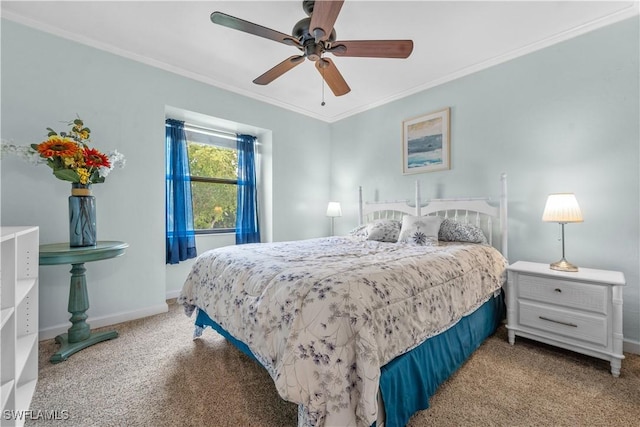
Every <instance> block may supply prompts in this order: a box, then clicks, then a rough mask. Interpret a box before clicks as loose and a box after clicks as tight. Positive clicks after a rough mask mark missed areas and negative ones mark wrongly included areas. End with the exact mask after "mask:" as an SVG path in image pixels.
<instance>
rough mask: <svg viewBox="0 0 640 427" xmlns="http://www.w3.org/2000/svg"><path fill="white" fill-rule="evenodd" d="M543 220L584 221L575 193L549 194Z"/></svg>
mask: <svg viewBox="0 0 640 427" xmlns="http://www.w3.org/2000/svg"><path fill="white" fill-rule="evenodd" d="M542 220H543V221H547V222H561V223H567V222H582V221H583V219H582V212H581V211H580V206H578V200H577V199H576V196H575V195H574V194H573V193H558V194H549V197H548V198H547V204H546V205H545V207H544V213H543V214H542Z"/></svg>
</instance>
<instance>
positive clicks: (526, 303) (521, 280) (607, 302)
mask: <svg viewBox="0 0 640 427" xmlns="http://www.w3.org/2000/svg"><path fill="white" fill-rule="evenodd" d="M507 271H508V281H507V329H508V335H509V343H510V344H512V345H513V344H515V339H516V335H517V336H521V337H525V338H530V339H533V340H536V341H540V342H544V343H546V344H550V345H554V346H557V347H562V348H565V349H567V350H573V351H576V352H578V353H583V354H586V355H589V356H593V357H597V358H600V359H604V360H608V361H609V362H610V363H611V374H612V375H613V376H614V377H617V376H619V375H620V366H621V364H622V359H624V355H623V354H622V338H623V336H622V286H624V285H625V278H624V275H623V274H622V273H621V272H618V271H607V270H594V269H590V268H582V267H580V269H579V271H577V272H574V273H570V272H563V271H556V270H552V269H550V268H549V264H539V263H534V262H525V261H518V262H516V263H514V264H512V265H510V266H509V267H508V268H507Z"/></svg>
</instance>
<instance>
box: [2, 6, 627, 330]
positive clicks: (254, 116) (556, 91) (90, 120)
mask: <svg viewBox="0 0 640 427" xmlns="http://www.w3.org/2000/svg"><path fill="white" fill-rule="evenodd" d="M1 31H2V33H1V36H2V40H1V42H2V46H1V47H2V64H1V67H2V68H1V72H2V87H1V89H2V111H1V113H2V116H1V118H2V137H3V138H5V139H13V140H14V141H15V142H16V143H20V144H23V143H24V144H27V143H31V142H39V141H40V140H41V139H42V138H43V137H44V135H45V129H44V128H45V127H47V126H51V127H54V128H59V127H60V126H59V124H58V123H57V122H58V121H62V120H67V119H70V118H73V117H74V116H75V114H76V113H78V114H80V115H81V116H82V118H83V119H84V120H85V121H86V123H87V124H88V125H89V126H90V127H91V128H92V131H93V139H94V143H95V145H96V146H97V147H98V148H100V149H102V150H111V149H114V148H117V149H119V150H120V151H122V152H123V153H125V154H126V155H127V160H128V165H127V167H126V169H124V170H116V171H114V173H113V175H112V176H110V177H109V178H108V181H107V183H106V184H102V185H99V186H96V188H95V191H94V192H95V194H96V196H97V199H98V221H99V226H98V229H99V238H101V239H122V240H126V241H128V242H129V243H130V244H131V247H130V249H129V250H128V252H127V254H126V255H125V256H124V257H122V258H119V259H116V260H109V261H104V262H99V263H93V264H88V274H89V292H90V298H91V309H90V310H89V315H90V319H89V320H90V321H91V319H92V318H93V319H100V318H103V319H107V321H108V319H110V318H114V315H117V314H120V313H125V316H124V317H126V314H127V313H134V314H135V313H144V312H145V310H146V311H147V312H150V311H154V310H157V309H158V308H161V307H162V306H163V305H164V298H165V291H166V290H172V289H177V288H179V286H180V285H181V283H180V282H181V281H182V278H183V276H184V267H183V269H182V270H180V267H177V268H176V269H173V268H172V267H168V268H166V267H165V264H164V236H163V231H164V214H163V203H164V152H163V141H164V137H163V129H164V127H163V123H164V111H165V106H166V105H170V106H172V107H177V108H183V109H186V110H189V111H195V112H199V113H203V114H207V115H211V116H215V117H220V118H223V119H227V120H232V121H238V122H241V123H246V124H250V125H254V126H257V127H260V128H264V129H269V130H270V131H272V137H273V141H272V143H273V145H272V147H271V148H272V164H271V165H270V168H271V170H272V187H273V198H272V212H271V214H272V218H273V222H272V229H273V239H274V240H291V239H301V238H308V237H316V236H320V235H323V234H326V233H327V232H328V222H327V219H326V218H325V217H324V210H325V209H326V202H327V200H329V198H331V199H334V200H340V201H341V202H342V206H343V214H344V216H343V217H341V218H337V219H336V222H335V225H336V232H337V233H344V232H346V231H348V230H349V229H351V228H352V227H353V226H355V225H356V223H357V203H356V201H357V187H358V186H359V185H362V186H363V187H364V192H365V197H366V198H368V199H371V198H374V197H376V198H378V199H388V198H393V199H397V198H411V197H413V185H414V181H415V180H416V179H419V180H420V181H421V183H422V195H423V197H448V196H460V195H468V196H476V195H484V194H487V193H490V194H494V195H496V196H497V195H498V194H499V174H500V173H501V172H503V171H504V172H507V173H508V174H509V197H510V203H509V221H510V227H509V229H510V241H509V244H510V260H511V261H515V260H519V259H526V260H532V261H539V262H550V261H555V260H557V258H559V256H560V244H559V242H558V240H557V237H558V229H557V226H556V225H554V224H548V223H543V222H542V221H541V220H540V217H541V214H542V209H543V207H544V202H545V199H546V196H547V194H548V193H551V192H559V191H570V192H574V193H575V194H576V196H577V197H578V201H579V202H580V204H581V207H582V210H583V213H584V216H585V222H584V223H581V224H570V225H568V226H567V236H566V238H567V257H568V259H569V260H570V261H572V262H574V263H576V264H578V265H580V266H588V267H593V268H607V269H616V270H621V271H623V272H624V273H625V275H626V278H627V282H628V286H627V287H626V289H625V291H624V298H625V299H624V322H625V326H624V333H625V339H627V340H631V341H634V342H636V343H638V342H639V341H640V291H639V288H640V285H639V269H640V267H639V257H640V249H639V238H640V230H639V223H640V215H639V205H640V200H639V199H640V188H639V180H640V177H639V167H638V163H639V160H640V155H639V140H640V135H639V130H638V128H639V123H638V116H639V114H640V108H639V106H638V103H639V101H638V92H639V87H638V74H639V67H638V51H639V46H638V38H639V37H638V36H639V34H638V32H639V31H638V22H637V19H633V20H628V21H625V22H622V23H618V24H615V25H612V26H610V27H607V28H604V29H601V30H598V31H595V32H593V33H589V34H586V35H584V36H581V37H578V38H576V39H573V40H569V41H567V42H565V43H562V44H560V45H556V46H553V47H550V48H547V49H544V50H542V51H539V52H536V53H533V54H530V55H527V56H525V57H521V58H519V59H516V60H512V61H510V62H508V63H505V64H502V65H499V66H496V67H493V68H491V69H488V70H485V71H483V72H479V73H476V74H474V75H470V76H467V77H465V78H461V79H458V80H456V81H453V82H450V83H448V84H445V85H442V86H439V87H436V88H433V89H430V90H427V91H424V92H422V93H419V94H416V95H413V96H410V97H408V98H405V99H403V100H400V101H398V102H394V103H391V104H388V105H385V106H382V107H379V108H376V109H373V110H370V111H368V112H365V113H362V114H359V115H357V116H354V117H351V118H348V119H345V120H342V121H340V122H337V123H334V124H331V125H329V124H326V123H322V122H319V121H317V120H314V119H310V118H308V117H304V116H301V115H298V114H295V113H292V112H289V111H285V110H282V109H279V108H275V107H273V106H270V105H266V104H263V103H260V102H258V101H255V100H251V99H248V98H245V97H242V96H238V95H236V94H232V93H229V92H226V91H223V90H220V89H217V88H214V87H210V86H207V85H205V84H202V83H198V82H195V81H193V80H189V79H186V78H182V77H179V76H176V75H174V74H171V73H168V72H164V71H162V70H158V69H155V68H152V67H149V66H146V65H142V64H139V63H137V62H134V61H130V60H127V59H123V58H120V57H117V56H114V55H111V54H108V53H105V52H101V51H98V50H96V49H93V48H90V47H86V46H83V45H79V44H76V43H73V42H70V41H67V40H63V39H60V38H57V37H54V36H51V35H47V34H44V33H41V32H39V31H36V30H33V29H29V28H26V27H24V26H21V25H18V24H15V23H12V22H9V21H6V20H3V21H2V29H1ZM445 106H449V107H451V112H452V169H451V170H450V171H443V172H435V173H430V174H421V175H407V176H403V175H402V174H401V150H400V140H401V124H402V120H404V119H407V118H410V117H414V116H418V115H422V114H424V113H428V112H430V111H434V110H438V109H440V108H442V107H445ZM328 143H329V144H328ZM328 146H330V149H327V147H328ZM1 177H2V183H1V191H2V211H1V215H2V217H1V219H2V224H3V225H19V224H20V225H22V224H35V225H39V226H40V228H41V240H42V242H43V243H49V242H56V241H64V240H66V239H67V238H68V236H67V227H66V223H67V206H66V203H67V202H66V198H67V196H68V194H69V186H68V185H67V184H65V183H63V182H61V181H58V180H56V179H54V178H53V177H52V176H51V175H50V171H49V170H48V169H47V168H46V167H42V166H40V167H35V168H34V167H31V166H28V165H25V164H23V163H21V162H20V161H18V160H16V159H8V158H7V159H3V161H2V170H1ZM300 177H304V179H300ZM329 190H331V191H329ZM229 243H230V241H229V239H226V238H220V239H218V240H217V241H216V240H214V241H210V240H207V241H206V242H205V243H204V245H205V246H207V247H215V246H219V245H224V244H229ZM68 270H69V268H68V267H45V268H41V269H40V273H41V282H40V285H41V293H40V296H41V300H40V301H41V307H42V309H41V317H40V319H41V329H42V328H44V329H47V328H55V327H59V326H61V325H63V326H65V325H66V324H67V323H66V322H67V319H68V314H67V313H66V304H67V301H66V300H67V295H68ZM116 317H117V316H116ZM65 327H66V326H65Z"/></svg>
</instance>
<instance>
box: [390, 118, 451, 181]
mask: <svg viewBox="0 0 640 427" xmlns="http://www.w3.org/2000/svg"><path fill="white" fill-rule="evenodd" d="M449 116H450V112H449V108H445V109H443V110H439V111H434V112H433V113H429V114H426V115H424V116H420V117H415V118H413V119H409V120H405V121H403V122H402V173H403V174H409V173H423V172H433V171H440V170H446V169H450V168H451V159H450V155H451V140H450V127H449Z"/></svg>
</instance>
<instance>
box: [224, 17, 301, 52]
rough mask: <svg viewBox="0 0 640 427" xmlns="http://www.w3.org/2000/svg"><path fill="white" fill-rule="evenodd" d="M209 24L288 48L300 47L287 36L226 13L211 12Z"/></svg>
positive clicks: (294, 40)
mask: <svg viewBox="0 0 640 427" xmlns="http://www.w3.org/2000/svg"><path fill="white" fill-rule="evenodd" d="M211 22H213V23H214V24H218V25H222V26H225V27H228V28H232V29H234V30H238V31H244V32H245V33H249V34H253V35H255V36H260V37H264V38H265V39H269V40H274V41H277V42H280V43H284V44H287V45H290V46H300V42H299V41H298V40H296V39H294V38H293V37H291V36H290V35H288V34H284V33H281V32H279V31H276V30H272V29H270V28H267V27H263V26H262V25H258V24H254V23H253V22H249V21H245V20H244V19H240V18H236V17H235V16H231V15H227V14H226V13H222V12H213V13H212V14H211Z"/></svg>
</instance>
